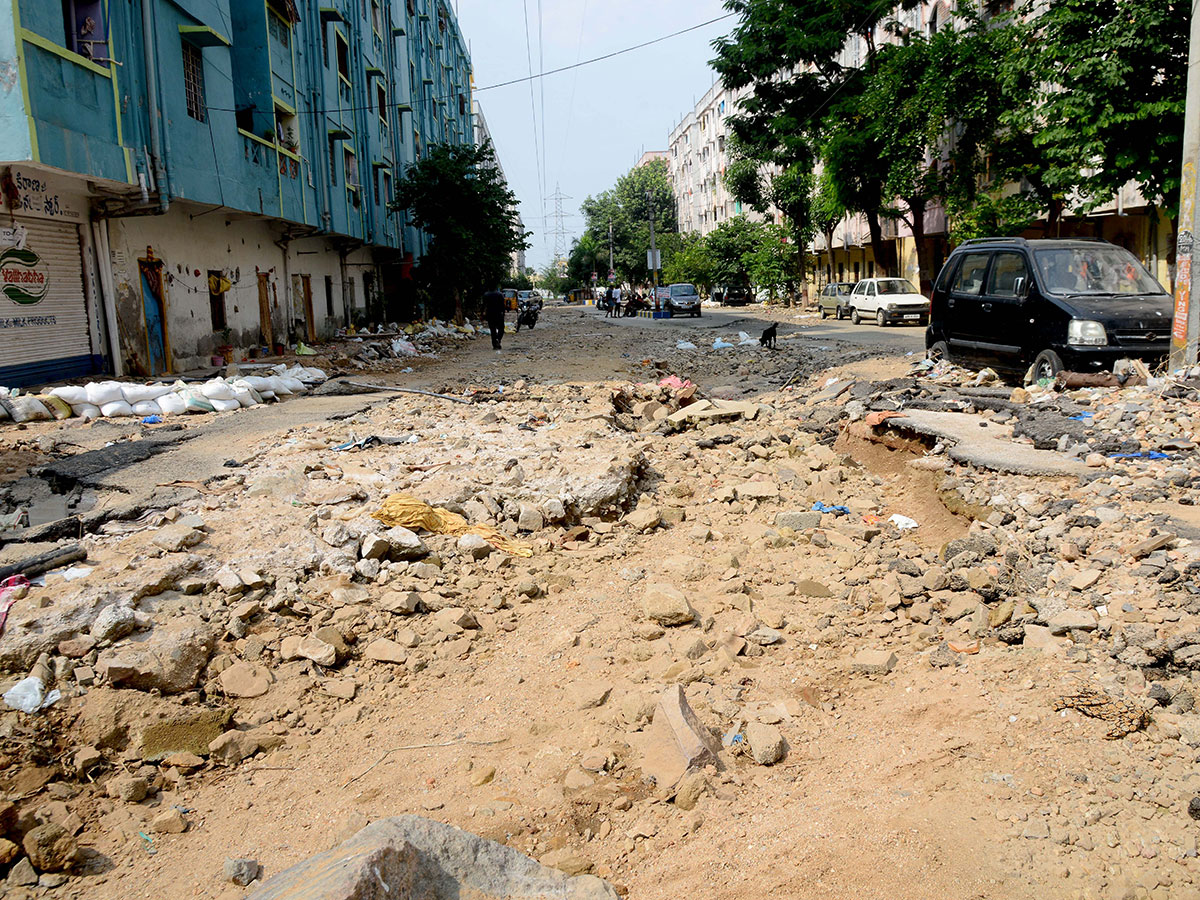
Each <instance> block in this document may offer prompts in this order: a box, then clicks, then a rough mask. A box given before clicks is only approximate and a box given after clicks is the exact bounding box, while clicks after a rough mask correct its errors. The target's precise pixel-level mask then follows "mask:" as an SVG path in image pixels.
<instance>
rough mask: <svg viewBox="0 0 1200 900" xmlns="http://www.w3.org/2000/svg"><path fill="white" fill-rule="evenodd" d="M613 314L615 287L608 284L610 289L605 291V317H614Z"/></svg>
mask: <svg viewBox="0 0 1200 900" xmlns="http://www.w3.org/2000/svg"><path fill="white" fill-rule="evenodd" d="M612 315H613V289H612V285H609V286H608V290H606V291H605V292H604V318H606V319H609V318H612Z"/></svg>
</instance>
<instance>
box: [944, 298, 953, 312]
mask: <svg viewBox="0 0 1200 900" xmlns="http://www.w3.org/2000/svg"><path fill="white" fill-rule="evenodd" d="M946 305H947V306H948V307H950V308H951V309H954V298H953V297H947V298H946Z"/></svg>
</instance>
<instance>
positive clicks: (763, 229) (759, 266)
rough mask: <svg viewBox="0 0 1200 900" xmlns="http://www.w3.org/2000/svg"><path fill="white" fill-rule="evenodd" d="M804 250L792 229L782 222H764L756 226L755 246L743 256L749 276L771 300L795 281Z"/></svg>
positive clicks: (788, 288) (789, 290)
mask: <svg viewBox="0 0 1200 900" xmlns="http://www.w3.org/2000/svg"><path fill="white" fill-rule="evenodd" d="M800 256H801V254H800V252H799V250H798V248H797V245H796V244H795V243H794V242H793V240H792V237H791V234H790V232H789V231H788V229H787V228H785V227H783V226H782V225H763V226H760V227H759V228H758V229H757V235H756V239H755V244H754V247H753V248H752V249H751V250H749V251H747V253H746V254H745V256H744V257H743V263H744V264H745V266H746V269H747V272H748V274H749V276H750V280H751V281H752V282H753V283H754V284H755V285H757V286H758V287H760V288H766V289H767V291H768V292H769V294H770V297H771V300H772V302H773V301H774V300H775V299H776V297H778V296H779V294H781V293H783V292H785V291H786V292H788V293H789V294H790V293H791V291H792V288H793V286H794V285H795V283H796V276H797V273H798V270H799V258H800Z"/></svg>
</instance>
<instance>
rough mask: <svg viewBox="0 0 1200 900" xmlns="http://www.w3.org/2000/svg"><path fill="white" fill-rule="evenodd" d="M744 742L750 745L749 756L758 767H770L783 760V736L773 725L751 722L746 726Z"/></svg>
mask: <svg viewBox="0 0 1200 900" xmlns="http://www.w3.org/2000/svg"><path fill="white" fill-rule="evenodd" d="M746 742H747V743H748V744H749V745H750V755H751V756H753V757H754V761H755V762H756V763H758V764H759V765H760V766H771V765H774V764H775V763H777V762H779V760H781V759H783V754H784V752H785V745H784V741H783V735H782V734H780V732H779V729H778V728H776V727H775V726H774V725H767V724H765V723H763V722H751V723H750V724H749V725H747V726H746Z"/></svg>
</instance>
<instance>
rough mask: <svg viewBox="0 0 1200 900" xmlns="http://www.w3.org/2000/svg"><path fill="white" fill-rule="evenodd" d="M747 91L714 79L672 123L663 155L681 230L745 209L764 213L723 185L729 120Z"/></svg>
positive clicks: (709, 225) (695, 229)
mask: <svg viewBox="0 0 1200 900" xmlns="http://www.w3.org/2000/svg"><path fill="white" fill-rule="evenodd" d="M745 93H746V92H745V91H741V92H734V91H730V90H728V89H726V88H725V86H724V85H723V84H722V83H721V82H720V81H719V80H718V81H717V82H716V83H715V84H713V86H712V87H711V88H709V90H708V93H706V94H705V95H704V96H703V97H702V98H701V100H700V102H699V103H697V104H696V108H695V109H694V110H692V111H691V112H689V113H688V114H687V115H685V116H684V117H683V119H682V121H680V122H679V124H677V125H676V126H675V127H674V128H673V129H671V136H670V141H669V144H668V147H669V149H668V151H667V161H668V164H669V166H670V170H671V185H672V187H673V188H674V190H675V202H676V203H677V204H678V207H679V230H680V231H681V232H683V233H685V234H688V233H698V234H702V235H703V234H708V233H709V232H710V231H712V230H713V229H715V228H716V227H717V226H718V225H720V224H721V223H722V222H724V221H726V220H727V219H730V218H733V217H734V216H739V215H743V214H744V215H746V216H747V217H749V218H751V219H753V220H754V221H762V220H763V219H764V217H763V216H760V215H759V214H757V213H756V212H754V211H753V210H751V209H750V208H749V207H745V208H743V205H742V203H741V202H740V201H738V200H735V199H734V197H733V195H732V194H730V193H729V189H728V188H727V187H726V186H725V170H726V169H727V168H728V166H729V151H728V149H727V141H728V138H729V134H730V131H729V127H728V124H727V123H728V119H729V117H730V116H732V115H733V114H734V113H735V111H736V109H737V104H738V101H739V100H740V99H741V97H742V96H744V94H745ZM767 218H769V219H770V220H771V221H777V220H778V214H777V213H775V212H774V211H773V212H772V214H771V216H769V217H767Z"/></svg>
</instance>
